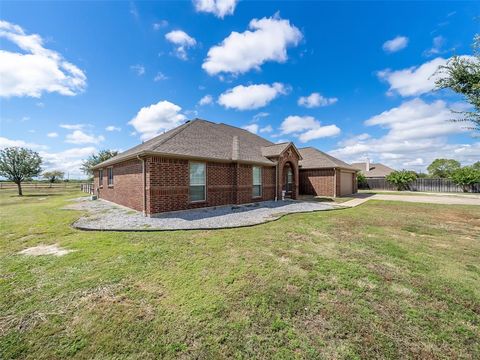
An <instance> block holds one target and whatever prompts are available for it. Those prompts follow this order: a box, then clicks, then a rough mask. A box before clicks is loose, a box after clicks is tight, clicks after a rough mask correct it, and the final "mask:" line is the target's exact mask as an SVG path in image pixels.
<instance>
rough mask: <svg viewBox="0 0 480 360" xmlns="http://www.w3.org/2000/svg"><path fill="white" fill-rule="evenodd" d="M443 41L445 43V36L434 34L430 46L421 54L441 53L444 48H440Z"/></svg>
mask: <svg viewBox="0 0 480 360" xmlns="http://www.w3.org/2000/svg"><path fill="white" fill-rule="evenodd" d="M444 43H445V38H444V37H443V36H441V35H439V36H435V37H434V38H433V44H432V47H431V48H430V49H428V50H425V51H424V53H423V54H424V55H425V56H432V55H439V54H443V53H444V52H445V50H443V49H442V47H443V44H444Z"/></svg>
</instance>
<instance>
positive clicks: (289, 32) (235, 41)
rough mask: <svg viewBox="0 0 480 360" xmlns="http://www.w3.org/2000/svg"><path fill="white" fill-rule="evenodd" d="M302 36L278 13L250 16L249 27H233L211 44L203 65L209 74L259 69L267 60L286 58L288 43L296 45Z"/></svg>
mask: <svg viewBox="0 0 480 360" xmlns="http://www.w3.org/2000/svg"><path fill="white" fill-rule="evenodd" d="M301 39H302V33H301V32H300V30H298V29H297V28H296V27H295V26H293V25H291V24H290V22H289V21H288V20H283V19H281V18H280V17H279V16H278V15H277V14H276V15H275V16H273V17H271V18H266V17H264V18H262V19H260V20H258V19H253V20H251V21H250V24H249V30H247V31H245V32H243V33H238V32H236V31H233V32H232V33H231V34H230V35H229V36H228V37H227V38H225V39H224V40H223V41H222V43H221V44H219V45H216V46H213V47H212V48H210V50H209V51H208V54H207V58H206V59H205V61H204V62H203V64H202V68H203V69H204V70H205V71H206V72H207V73H208V74H210V75H216V74H220V73H222V72H223V73H232V74H242V73H245V72H247V71H249V70H251V69H257V70H259V69H260V66H261V65H262V64H263V63H265V62H267V61H276V62H280V63H282V62H285V61H287V58H288V57H287V47H289V46H296V45H297V44H298V43H299V42H300V40H301Z"/></svg>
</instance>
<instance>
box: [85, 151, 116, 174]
mask: <svg viewBox="0 0 480 360" xmlns="http://www.w3.org/2000/svg"><path fill="white" fill-rule="evenodd" d="M116 155H118V151H115V150H100V151H99V152H98V154H92V155H90V156H89V157H88V158H87V159H86V160H85V161H83V163H82V167H81V169H82V171H83V172H84V173H85V174H87V175H89V176H93V170H92V168H93V167H94V166H95V165H98V164H100V163H101V162H104V161H105V160H108V159H110V158H112V157H114V156H116Z"/></svg>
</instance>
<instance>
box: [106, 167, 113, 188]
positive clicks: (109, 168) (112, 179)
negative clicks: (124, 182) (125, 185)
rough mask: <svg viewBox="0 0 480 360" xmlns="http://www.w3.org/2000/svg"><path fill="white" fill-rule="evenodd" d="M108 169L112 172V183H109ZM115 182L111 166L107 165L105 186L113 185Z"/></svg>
mask: <svg viewBox="0 0 480 360" xmlns="http://www.w3.org/2000/svg"><path fill="white" fill-rule="evenodd" d="M109 171H111V172H112V183H111V184H110V175H109ZM114 183H115V176H113V166H109V167H108V168H107V186H108V187H113V184H114Z"/></svg>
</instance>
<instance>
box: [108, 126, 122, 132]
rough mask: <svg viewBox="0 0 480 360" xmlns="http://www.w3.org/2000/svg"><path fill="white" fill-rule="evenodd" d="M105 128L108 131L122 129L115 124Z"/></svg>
mask: <svg viewBox="0 0 480 360" xmlns="http://www.w3.org/2000/svg"><path fill="white" fill-rule="evenodd" d="M105 130H107V131H121V130H122V129H121V128H119V127H117V126H114V125H109V126H107V127H106V128H105Z"/></svg>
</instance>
